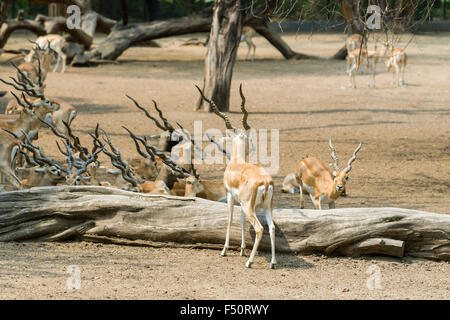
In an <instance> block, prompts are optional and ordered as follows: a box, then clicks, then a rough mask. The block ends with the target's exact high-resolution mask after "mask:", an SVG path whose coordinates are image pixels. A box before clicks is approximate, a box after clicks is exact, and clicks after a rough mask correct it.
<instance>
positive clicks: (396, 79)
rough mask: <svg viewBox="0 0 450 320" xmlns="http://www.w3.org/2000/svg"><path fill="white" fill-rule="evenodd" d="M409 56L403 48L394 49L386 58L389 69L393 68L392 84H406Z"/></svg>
mask: <svg viewBox="0 0 450 320" xmlns="http://www.w3.org/2000/svg"><path fill="white" fill-rule="evenodd" d="M407 60H408V56H407V55H406V51H405V50H403V49H394V50H392V51H391V54H390V55H389V58H387V60H386V68H387V71H391V69H392V84H393V85H396V86H397V87H398V86H399V85H400V86H402V85H404V84H405V69H406V62H407Z"/></svg>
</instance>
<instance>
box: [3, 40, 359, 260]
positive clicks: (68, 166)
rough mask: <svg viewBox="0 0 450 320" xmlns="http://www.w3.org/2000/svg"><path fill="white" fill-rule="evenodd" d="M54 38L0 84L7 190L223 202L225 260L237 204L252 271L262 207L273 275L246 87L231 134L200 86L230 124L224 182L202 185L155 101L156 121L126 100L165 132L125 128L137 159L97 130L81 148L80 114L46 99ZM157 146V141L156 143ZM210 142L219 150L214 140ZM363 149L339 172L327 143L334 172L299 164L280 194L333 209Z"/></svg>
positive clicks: (265, 195) (270, 189) (262, 175)
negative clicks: (42, 142)
mask: <svg viewBox="0 0 450 320" xmlns="http://www.w3.org/2000/svg"><path fill="white" fill-rule="evenodd" d="M55 39H57V37H54V36H52V37H51V38H45V37H43V39H41V38H40V39H38V40H39V41H38V42H36V44H35V46H33V49H32V51H31V53H30V55H29V56H28V57H27V59H26V61H25V62H24V63H22V64H21V65H19V66H16V65H14V64H13V65H14V67H15V70H16V72H17V75H16V77H10V79H11V81H7V80H4V79H0V81H1V82H3V83H4V84H6V85H8V86H10V87H11V88H12V89H14V90H15V92H14V91H11V94H12V95H13V97H14V98H13V99H12V100H11V101H10V102H9V103H8V106H7V108H6V115H5V116H3V118H1V119H0V128H1V129H2V130H0V149H1V150H0V172H1V174H2V183H5V182H6V180H8V181H9V182H10V183H11V185H12V186H11V187H12V188H14V189H23V188H32V187H38V186H58V185H96V186H104V187H113V188H120V189H124V190H129V191H133V192H141V193H149V194H159V195H161V194H163V195H176V196H186V197H199V198H204V199H208V200H212V201H223V202H226V203H227V207H228V226H227V232H226V241H225V246H224V249H223V251H222V255H226V253H227V249H228V247H229V241H230V227H231V222H232V217H233V208H234V203H238V204H240V206H241V217H240V225H241V229H242V242H241V255H242V256H243V255H245V248H246V244H245V232H244V230H245V229H244V223H245V219H246V218H247V219H248V220H249V221H250V223H251V225H252V226H253V228H254V230H255V234H256V237H255V242H254V245H253V249H252V251H251V253H250V257H249V259H248V261H247V263H246V267H250V266H251V264H252V262H253V259H254V256H255V254H256V252H257V249H258V245H259V242H260V240H261V238H262V234H263V226H262V224H261V222H260V221H259V220H258V218H257V215H256V210H257V209H259V208H262V209H263V211H264V214H265V217H266V221H267V224H268V226H269V234H270V239H271V246H272V260H271V262H270V268H274V267H275V265H276V263H277V262H276V258H275V225H274V222H273V217H272V210H273V196H274V182H273V179H272V177H271V176H270V175H269V174H268V173H267V172H266V171H265V169H264V168H263V167H261V166H258V165H255V164H251V163H249V157H250V156H249V155H250V153H251V151H252V149H253V143H252V139H251V135H250V129H251V127H250V125H249V123H248V115H249V114H248V112H247V110H246V107H245V104H246V99H245V97H244V94H243V91H242V85H241V87H240V88H239V93H240V97H241V99H242V103H241V112H242V114H243V118H242V128H239V127H233V125H232V124H231V121H230V119H229V118H228V116H227V115H226V114H224V113H222V112H220V111H219V108H218V107H217V106H216V104H215V103H214V101H212V100H209V99H208V98H207V97H206V96H205V95H204V94H203V92H202V90H201V89H200V88H198V87H197V89H198V90H199V92H200V94H201V96H202V98H203V99H204V100H205V101H206V102H207V103H209V104H210V106H211V109H212V110H213V111H214V113H215V114H216V115H217V116H219V117H220V118H221V119H223V121H224V123H225V126H226V129H227V131H226V136H225V137H224V138H223V140H224V141H222V142H228V145H231V146H232V150H231V152H228V151H227V150H225V149H223V148H222V149H221V150H220V151H221V152H223V153H224V154H225V155H226V156H227V157H228V158H229V159H228V160H229V161H228V163H227V166H226V168H225V171H224V176H223V180H220V181H213V180H205V179H201V178H200V175H199V173H198V171H197V169H196V168H195V167H194V164H193V163H194V161H192V160H193V157H194V154H195V150H196V149H195V148H196V145H195V142H194V140H193V139H192V138H191V137H190V135H189V134H188V133H187V132H186V131H185V130H184V129H183V127H182V126H181V125H180V124H178V123H177V126H178V127H179V129H176V127H175V126H174V125H173V124H171V123H170V121H169V120H168V119H167V118H166V117H165V116H164V114H163V112H162V110H161V109H160V108H159V107H158V105H157V103H156V102H155V101H153V104H154V109H155V111H156V113H157V114H158V116H153V115H152V114H151V113H150V112H149V111H148V110H147V109H146V108H145V107H143V106H142V105H140V103H139V102H138V101H136V100H135V99H134V98H132V97H130V96H128V95H127V97H128V98H129V99H130V101H131V102H132V103H133V104H134V105H135V106H136V107H137V108H138V109H139V110H141V111H142V112H143V113H144V114H145V115H146V117H148V118H149V119H151V121H153V122H154V124H155V125H156V126H157V127H158V128H159V129H160V130H161V131H162V132H161V133H160V134H156V135H153V136H139V135H136V134H135V133H133V132H132V131H131V130H130V129H129V128H127V127H125V126H124V127H123V129H124V130H125V131H126V132H127V134H128V135H129V138H130V142H133V143H134V146H135V148H136V153H137V155H138V157H136V158H131V159H124V158H123V157H122V154H121V152H120V150H119V149H118V148H117V146H115V145H114V143H113V141H112V139H111V137H110V135H109V134H108V133H107V132H106V131H105V130H104V129H102V128H101V127H100V126H99V124H97V126H96V128H95V129H94V130H93V131H92V132H90V133H89V136H90V139H91V141H90V145H86V144H84V143H82V141H81V140H80V138H79V137H78V136H77V135H76V134H75V132H74V131H73V130H72V127H71V125H72V123H73V121H74V120H75V119H76V117H77V111H76V109H75V108H74V107H73V106H72V105H70V104H68V103H67V102H65V101H63V100H60V99H55V98H52V97H48V96H46V95H45V89H46V86H45V80H46V77H47V74H48V72H49V70H50V65H51V62H52V60H54V58H55V56H59V53H58V50H55V49H54V48H55V47H56V46H52V45H51V43H52V41H55ZM60 45H61V43H60ZM63 60H64V59H63ZM63 65H64V63H63ZM55 70H56V69H55ZM62 71H64V68H63V70H62ZM43 128H45V129H49V130H50V131H51V132H52V133H53V134H54V135H55V140H56V145H57V148H58V150H59V152H60V153H61V155H60V158H62V159H64V160H63V161H57V160H56V159H55V158H52V157H50V156H48V155H47V154H46V152H45V151H44V149H43V148H42V147H41V146H39V145H37V142H36V140H37V139H38V136H39V131H40V130H41V129H43ZM154 140H157V141H158V142H157V143H152V141H154ZM211 141H212V142H214V143H216V145H218V146H219V145H220V144H219V143H217V141H213V140H212V139H211ZM361 144H362V143H360V144H359V145H358V147H357V148H356V149H355V151H354V152H353V156H352V157H351V158H350V160H349V161H348V164H347V166H346V167H345V168H344V169H343V170H341V169H340V167H339V165H338V159H337V157H336V153H335V149H334V146H333V144H332V141H331V138H330V140H329V147H330V149H331V157H332V159H333V160H334V170H331V169H329V168H328V167H327V166H326V165H325V164H324V163H323V162H322V161H321V160H319V159H317V158H311V157H308V158H306V159H302V160H301V161H299V162H298V163H297V165H296V166H295V168H294V170H293V173H291V174H289V175H288V176H287V177H286V179H285V181H284V182H283V190H285V191H286V192H290V193H298V194H299V195H300V207H301V208H303V203H304V199H303V195H304V194H308V195H309V196H310V197H311V200H312V202H313V204H314V207H315V208H316V209H322V204H323V203H328V206H329V208H334V207H335V201H336V199H338V198H339V197H340V196H341V195H342V194H343V193H344V192H345V184H346V181H347V180H348V179H349V172H350V170H351V169H352V167H351V165H352V163H353V162H354V161H355V160H356V154H357V152H358V151H359V150H360V149H361ZM174 150H178V153H177V154H178V157H174V156H173V155H174V152H173V151H174ZM200 151H201V150H200ZM100 154H104V155H106V159H108V158H109V160H110V163H111V165H112V167H110V168H108V166H105V165H102V164H101V162H100V158H99V156H100ZM105 177H109V178H105Z"/></svg>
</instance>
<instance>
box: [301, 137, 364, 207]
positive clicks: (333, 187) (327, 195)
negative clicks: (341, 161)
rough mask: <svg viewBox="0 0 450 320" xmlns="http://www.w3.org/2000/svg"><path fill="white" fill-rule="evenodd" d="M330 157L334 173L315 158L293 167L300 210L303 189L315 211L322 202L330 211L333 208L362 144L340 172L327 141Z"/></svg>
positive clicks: (307, 159)
mask: <svg viewBox="0 0 450 320" xmlns="http://www.w3.org/2000/svg"><path fill="white" fill-rule="evenodd" d="M329 145H330V148H331V157H332V158H333V160H334V171H333V172H331V170H330V169H328V167H327V166H326V165H325V164H324V163H323V162H322V161H320V160H319V159H317V158H306V159H303V160H301V161H299V162H298V163H297V165H296V166H295V177H296V178H297V182H298V184H299V186H300V188H299V193H300V208H301V209H303V189H306V190H307V191H308V193H309V196H310V197H311V201H312V202H313V204H314V207H315V208H316V209H319V210H322V201H324V200H326V201H328V206H329V208H330V209H333V208H335V201H336V199H337V198H339V196H340V195H341V194H342V192H343V191H344V189H345V183H346V182H347V180H348V179H349V176H348V173H349V172H350V170H351V169H352V167H351V164H352V163H353V161H355V160H356V154H357V153H358V151H359V150H360V149H361V145H362V142H360V143H359V145H358V147H357V148H356V149H355V151H354V152H353V156H352V157H351V158H350V160H349V161H348V164H347V167H346V168H345V169H344V170H341V169H340V168H339V165H338V158H337V157H336V153H335V150H334V147H333V144H332V143H331V138H330V140H329Z"/></svg>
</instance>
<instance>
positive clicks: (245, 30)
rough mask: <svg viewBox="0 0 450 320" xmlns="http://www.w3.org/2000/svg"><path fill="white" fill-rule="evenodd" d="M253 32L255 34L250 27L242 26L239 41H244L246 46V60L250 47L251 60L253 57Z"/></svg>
mask: <svg viewBox="0 0 450 320" xmlns="http://www.w3.org/2000/svg"><path fill="white" fill-rule="evenodd" d="M255 34H256V32H255V30H254V29H253V28H252V27H247V26H244V27H242V34H241V42H242V41H244V42H245V43H246V44H247V47H248V51H247V55H246V56H245V60H248V57H249V55H250V51H251V49H253V55H252V61H253V60H254V59H255V54H256V45H255V43H254V42H253V37H254V36H255Z"/></svg>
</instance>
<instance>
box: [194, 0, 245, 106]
mask: <svg viewBox="0 0 450 320" xmlns="http://www.w3.org/2000/svg"><path fill="white" fill-rule="evenodd" d="M246 4H247V1H246V0H236V1H234V0H221V1H216V2H215V3H214V9H213V18H212V23H211V31H210V34H209V44H208V51H207V53H206V58H205V77H204V83H203V92H204V93H205V95H206V96H207V97H208V98H209V99H211V100H213V101H214V102H215V103H216V104H217V105H218V107H219V110H220V111H228V110H229V103H230V85H231V78H232V75H233V67H234V62H235V60H236V54H237V51H238V48H239V43H240V39H241V32H242V25H243V22H244V19H245V8H246ZM200 100H201V101H200V102H199V103H198V106H197V108H196V110H198V109H200V108H201V106H202V104H203V101H202V100H203V99H201V98H200ZM205 111H211V110H210V105H209V104H207V105H206V106H205Z"/></svg>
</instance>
